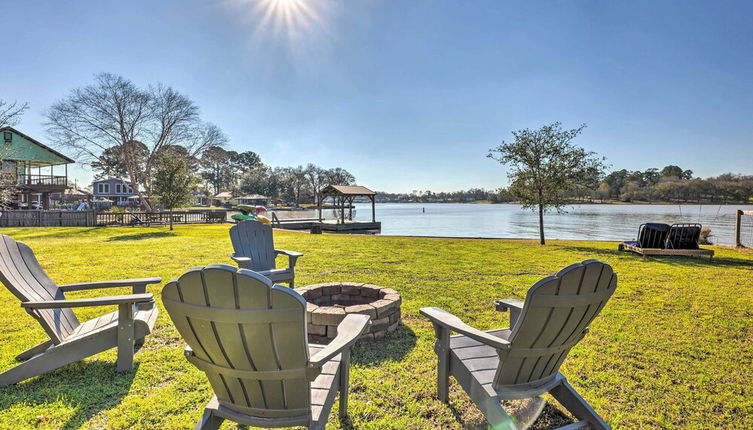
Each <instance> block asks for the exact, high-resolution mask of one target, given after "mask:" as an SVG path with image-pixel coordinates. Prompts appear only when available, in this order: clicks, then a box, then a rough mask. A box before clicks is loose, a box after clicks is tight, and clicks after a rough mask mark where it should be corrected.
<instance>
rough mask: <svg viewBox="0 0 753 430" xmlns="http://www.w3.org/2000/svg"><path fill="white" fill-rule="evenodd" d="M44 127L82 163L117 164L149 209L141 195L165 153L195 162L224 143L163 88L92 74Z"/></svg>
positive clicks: (190, 106) (184, 100)
mask: <svg viewBox="0 0 753 430" xmlns="http://www.w3.org/2000/svg"><path fill="white" fill-rule="evenodd" d="M46 125H47V128H48V132H49V134H50V136H51V137H52V140H53V142H55V143H56V144H57V146H59V147H65V148H67V149H70V150H73V151H75V152H76V156H77V157H78V158H79V159H80V160H81V161H83V162H89V163H91V164H92V165H93V166H97V165H107V166H112V165H113V163H116V165H120V166H121V167H122V169H124V170H125V171H126V172H127V174H128V177H129V179H130V181H131V184H132V187H133V190H134V192H135V193H136V194H138V196H139V197H140V200H141V204H142V206H144V208H146V209H147V210H151V204H150V203H149V202H148V201H147V199H146V198H145V195H144V192H143V191H145V192H146V193H147V194H151V181H152V176H153V173H154V170H155V169H156V164H157V159H158V157H159V155H160V153H161V152H162V150H163V149H164V148H167V147H182V148H184V149H185V151H184V153H185V154H186V155H187V156H188V157H193V158H197V157H198V156H199V155H200V154H201V152H203V151H204V150H205V149H206V148H209V147H211V146H222V145H224V144H225V143H226V142H227V137H226V136H225V135H224V134H223V133H222V132H221V131H220V130H219V129H218V128H217V127H216V126H214V125H212V124H208V123H205V122H202V121H201V119H200V117H199V109H198V107H197V106H196V105H195V104H194V102H193V101H191V100H190V99H189V98H188V97H186V96H185V95H183V94H181V93H179V92H177V91H176V90H174V89H173V88H171V87H169V86H164V85H155V86H150V87H148V88H139V87H137V86H136V85H134V83H133V82H131V81H130V80H128V79H126V78H124V77H122V76H118V75H114V74H111V73H102V74H99V75H96V76H95V78H94V83H93V84H91V85H87V86H85V87H81V88H75V89H73V90H72V91H71V93H70V94H69V95H68V96H67V97H65V98H64V99H62V100H60V101H58V102H57V103H55V104H54V105H53V106H52V107H51V108H50V109H49V111H48V112H47V123H46ZM142 187H143V191H142Z"/></svg>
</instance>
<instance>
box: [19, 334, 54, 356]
mask: <svg viewBox="0 0 753 430" xmlns="http://www.w3.org/2000/svg"><path fill="white" fill-rule="evenodd" d="M52 345H53V343H52V340H49V339H48V340H46V341H44V342H42V343H40V344H37V345H34V346H32V347H31V348H29V349H27V350H26V351H24V352H22V353H20V354H18V355H17V356H16V360H18V361H25V360H28V359H30V358H31V357H34V356H35V355H37V354H41V353H43V352H45V351H46V350H48V349H49V348H50V347H51V346H52Z"/></svg>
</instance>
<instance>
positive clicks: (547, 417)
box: [449, 402, 590, 430]
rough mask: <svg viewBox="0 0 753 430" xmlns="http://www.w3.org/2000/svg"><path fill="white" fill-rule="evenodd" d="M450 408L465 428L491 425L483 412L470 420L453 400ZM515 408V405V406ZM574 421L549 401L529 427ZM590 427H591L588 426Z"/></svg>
mask: <svg viewBox="0 0 753 430" xmlns="http://www.w3.org/2000/svg"><path fill="white" fill-rule="evenodd" d="M449 407H450V410H451V411H452V415H453V416H454V417H455V419H456V420H457V421H458V422H459V423H460V424H461V425H462V426H463V428H466V429H474V430H475V429H478V430H482V429H483V430H486V429H488V428H490V427H489V424H488V423H487V422H486V420H484V418H483V416H482V415H481V414H478V415H476V414H473V418H472V419H470V420H467V419H464V417H463V413H462V412H461V411H460V410H458V409H457V408H456V407H455V405H454V404H453V402H450V404H449ZM513 408H514V407H513ZM505 410H507V411H508V413H509V412H511V410H512V409H511V408H508V407H507V406H505ZM573 422H574V421H573V420H572V418H570V417H568V416H567V415H565V414H564V413H563V412H562V411H560V410H559V409H557V407H556V406H555V405H554V404H552V403H550V402H547V403H546V405H545V406H544V410H543V411H541V415H539V417H538V418H537V419H536V421H534V422H533V424H531V427H528V429H529V430H548V429H555V428H560V427H562V426H566V425H568V424H571V423H573ZM587 428H590V427H587Z"/></svg>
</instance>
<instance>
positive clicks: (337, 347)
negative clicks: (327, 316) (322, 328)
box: [309, 314, 371, 367]
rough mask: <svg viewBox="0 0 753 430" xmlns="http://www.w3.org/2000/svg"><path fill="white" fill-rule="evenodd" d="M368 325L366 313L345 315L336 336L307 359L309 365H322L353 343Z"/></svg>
mask: <svg viewBox="0 0 753 430" xmlns="http://www.w3.org/2000/svg"><path fill="white" fill-rule="evenodd" d="M370 325H371V317H369V316H368V315H360V314H349V315H346V316H345V318H344V319H343V320H342V322H340V325H338V326H337V336H336V337H335V338H334V339H333V340H332V342H330V343H329V345H327V346H325V347H324V348H323V349H321V350H320V351H319V352H317V353H316V354H314V356H313V357H311V359H309V366H310V367H322V366H323V365H324V363H326V362H327V361H329V360H331V359H332V357H334V356H336V355H337V354H339V353H340V352H342V351H343V350H344V349H346V348H349V347H350V346H351V345H353V344H354V343H355V342H356V341H357V340H358V338H359V337H360V336H361V334H363V332H364V331H366V329H367V328H368V327H369V326H370Z"/></svg>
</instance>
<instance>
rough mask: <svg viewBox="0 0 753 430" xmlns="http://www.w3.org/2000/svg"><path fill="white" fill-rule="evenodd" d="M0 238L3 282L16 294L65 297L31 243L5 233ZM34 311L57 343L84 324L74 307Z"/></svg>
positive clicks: (28, 297)
mask: <svg viewBox="0 0 753 430" xmlns="http://www.w3.org/2000/svg"><path fill="white" fill-rule="evenodd" d="M0 239H2V240H0V281H2V283H3V284H4V285H5V287H6V288H8V290H10V292H11V293H13V295H15V296H16V297H18V299H19V300H21V301H22V302H42V301H48V300H64V299H65V295H64V294H63V292H62V291H61V290H60V288H58V286H57V285H56V284H55V283H54V282H53V281H52V279H50V277H49V276H47V273H45V271H44V269H42V266H41V265H40V264H39V261H37V258H36V257H35V256H34V252H33V251H32V250H31V248H29V246H28V245H26V244H25V243H22V242H18V241H16V240H15V239H13V238H12V237H10V236H6V235H4V234H3V235H0ZM31 314H32V316H33V317H34V318H35V319H36V320H37V321H39V323H40V324H41V325H42V327H43V328H44V330H45V332H47V334H48V335H49V336H50V339H51V340H52V342H53V343H55V344H59V343H61V342H62V341H63V340H64V339H65V338H66V337H68V335H69V334H71V333H72V332H73V330H75V329H76V328H77V327H78V326H79V325H80V323H79V321H78V318H76V315H75V314H74V313H73V311H72V310H70V309H35V310H33V311H32V312H31Z"/></svg>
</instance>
